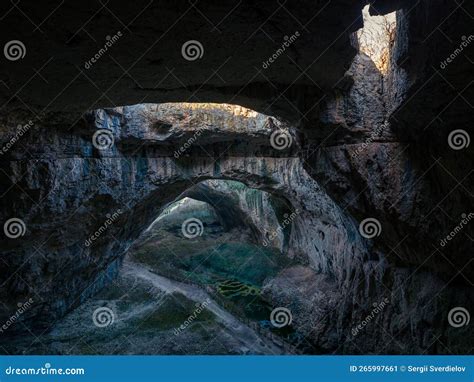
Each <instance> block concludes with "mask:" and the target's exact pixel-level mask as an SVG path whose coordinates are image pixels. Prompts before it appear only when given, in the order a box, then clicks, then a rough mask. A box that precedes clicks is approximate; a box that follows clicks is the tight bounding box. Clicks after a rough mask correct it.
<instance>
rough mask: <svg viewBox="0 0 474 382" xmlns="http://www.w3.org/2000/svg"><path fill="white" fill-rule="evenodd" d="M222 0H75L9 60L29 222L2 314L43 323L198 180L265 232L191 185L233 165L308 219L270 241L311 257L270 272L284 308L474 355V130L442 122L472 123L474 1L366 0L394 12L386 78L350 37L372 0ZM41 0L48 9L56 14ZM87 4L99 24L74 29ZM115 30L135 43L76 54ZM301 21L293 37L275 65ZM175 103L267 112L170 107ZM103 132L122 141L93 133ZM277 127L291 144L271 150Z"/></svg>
mask: <svg viewBox="0 0 474 382" xmlns="http://www.w3.org/2000/svg"><path fill="white" fill-rule="evenodd" d="M211 3H212V6H211ZM211 3H206V4H207V5H206V6H204V5H203V4H198V5H197V7H192V6H191V7H189V4H186V5H184V4H181V5H180V4H178V3H176V4H173V6H170V5H169V4H164V2H155V3H153V4H152V5H149V6H145V5H144V7H143V10H144V11H143V13H142V14H138V15H137V12H135V11H133V12H132V10H131V9H130V7H132V8H133V9H134V10H135V8H136V7H135V5H131V4H123V5H121V6H120V7H119V9H114V14H116V15H118V17H119V18H120V19H122V18H123V20H124V21H123V22H122V23H120V22H118V21H117V19H116V18H114V17H110V16H107V8H106V7H103V8H102V9H100V10H99V11H98V13H97V14H96V15H95V16H94V17H92V18H90V16H92V14H93V13H94V12H95V11H94V8H93V7H91V9H88V7H87V6H84V5H81V6H80V7H73V6H71V5H67V6H66V5H63V6H61V7H60V8H58V10H57V11H55V12H53V14H52V15H51V16H50V17H48V18H46V19H44V23H42V24H41V25H40V28H41V29H42V30H44V32H45V33H43V34H42V35H41V37H40V38H39V39H37V40H35V43H34V44H33V43H30V44H27V47H28V49H27V55H26V57H25V59H24V60H23V61H18V62H5V64H6V65H7V70H6V71H4V73H2V76H3V78H2V83H3V85H5V86H4V87H3V88H2V95H1V100H2V105H3V106H2V111H1V115H0V117H1V143H2V146H3V147H7V146H8V149H7V150H2V156H1V158H0V160H1V163H2V171H1V173H0V179H1V185H2V186H1V187H2V188H1V190H0V191H1V192H0V195H1V198H0V204H1V221H2V222H5V221H7V219H10V218H14V217H15V218H21V220H22V221H23V222H24V223H25V226H26V232H25V234H24V236H22V237H21V238H18V239H12V238H8V237H5V236H3V237H2V242H1V250H2V253H1V259H0V284H1V289H0V296H1V301H2V304H1V305H0V322H5V321H6V320H8V318H9V317H11V316H12V314H14V312H15V310H16V309H17V304H18V303H19V302H24V301H26V300H28V299H29V298H32V299H33V300H34V304H33V305H32V307H31V308H30V309H28V310H27V311H25V313H23V314H22V315H21V318H20V319H19V320H18V322H17V323H16V324H15V325H14V326H12V327H10V328H9V330H8V331H6V332H5V333H2V335H5V336H14V335H16V334H17V333H21V332H24V331H25V330H27V328H28V329H30V330H33V331H43V330H45V329H48V328H50V327H51V324H52V323H54V320H55V319H58V318H60V317H62V316H63V315H64V314H65V313H66V312H68V311H70V310H71V309H73V308H74V307H76V306H78V305H80V304H81V302H83V301H85V299H86V298H87V297H88V296H91V295H92V294H94V293H95V292H97V291H98V290H100V289H101V288H102V287H103V286H104V285H105V284H106V283H107V282H108V281H110V279H112V278H113V277H114V276H115V274H116V273H117V270H118V268H119V266H120V263H121V259H122V258H123V256H124V254H125V252H126V250H127V249H128V248H129V247H130V246H131V244H132V243H133V241H134V240H135V239H137V238H138V237H139V236H140V234H141V233H142V232H143V230H144V229H146V228H147V227H148V226H149V225H150V224H151V223H152V222H153V220H154V219H156V217H157V216H158V215H159V213H160V211H162V210H163V209H164V208H165V207H166V206H167V205H169V203H171V202H173V201H175V200H176V199H177V198H179V197H182V196H183V195H184V196H185V195H186V193H189V194H190V195H191V194H192V195H194V197H196V198H199V197H201V198H204V196H207V197H209V196H211V197H212V196H213V195H214V196H215V195H216V193H219V194H220V195H223V196H224V197H228V198H229V201H232V203H233V204H232V205H231V207H232V208H229V210H228V211H225V213H227V214H228V215H227V217H228V218H229V219H232V220H235V221H237V222H238V221H239V219H240V221H242V216H243V215H246V216H247V221H250V222H251V224H250V226H251V227H250V228H251V230H252V232H253V234H254V237H255V238H256V240H259V238H261V237H262V234H263V235H264V231H265V229H263V228H264V226H265V224H264V225H263V226H262V224H259V223H258V222H259V221H260V220H261V214H260V215H259V213H261V210H260V211H258V209H257V213H256V214H255V208H253V206H252V205H251V204H249V203H244V202H243V200H244V196H243V195H238V193H235V192H229V190H223V189H218V188H217V189H212V187H210V188H211V189H210V188H209V184H208V185H207V189H206V183H199V182H202V181H205V182H209V181H212V180H213V179H226V180H236V181H240V182H242V183H244V184H246V185H247V186H249V187H252V188H255V189H260V190H265V191H268V192H270V193H271V194H272V195H274V196H275V197H277V198H279V199H281V200H283V201H285V208H286V209H287V211H286V212H285V213H287V214H292V213H294V214H295V217H294V218H292V219H291V232H290V233H289V234H288V237H287V238H285V237H281V235H280V236H278V235H276V237H273V239H272V244H271V245H272V246H275V247H277V248H279V249H281V250H282V251H283V252H284V253H286V254H287V255H288V256H289V257H290V258H297V259H301V260H303V261H304V262H306V264H305V266H295V267H291V268H288V269H286V270H285V271H283V272H282V273H281V274H280V275H279V276H278V277H276V278H273V279H271V280H268V281H267V283H266V286H265V288H264V292H265V295H266V297H267V298H268V300H270V301H272V303H273V304H274V305H275V306H287V307H288V308H289V309H291V311H292V314H293V320H294V325H295V326H296V327H297V328H298V329H299V330H300V331H301V332H303V333H304V335H305V338H306V340H307V341H309V342H311V343H312V344H313V345H314V346H315V347H316V348H317V349H318V351H320V352H322V353H331V352H336V353H417V354H419V353H425V352H431V353H442V354H449V353H467V352H469V351H470V349H471V347H472V337H473V331H472V325H471V326H469V325H467V326H464V327H460V328H455V327H453V326H452V325H450V324H449V321H448V316H449V312H450V311H451V309H453V308H455V307H464V308H465V309H467V310H468V311H469V310H472V306H473V304H472V293H470V292H472V277H473V267H472V249H473V245H472V238H473V237H474V233H473V227H474V226H473V223H472V222H471V223H470V224H469V223H468V224H463V226H462V229H461V230H456V231H455V232H456V235H454V236H453V237H452V238H450V239H449V240H447V241H446V243H443V242H442V240H443V239H445V238H446V237H447V236H449V235H450V234H451V232H454V229H455V227H457V226H459V224H460V222H461V221H462V219H463V217H464V218H465V217H466V216H467V217H468V216H470V214H471V213H472V200H473V198H472V189H473V175H472V172H473V170H472V167H473V162H474V160H473V158H474V157H473V155H472V150H473V145H472V144H471V145H466V144H465V145H464V146H465V147H463V148H462V149H459V148H456V149H455V148H453V147H452V145H450V144H449V139H448V135H449V134H450V133H451V132H452V131H453V130H455V129H462V130H464V132H465V133H466V134H467V135H468V137H469V135H470V136H472V126H471V121H470V120H469V119H470V115H472V108H473V106H472V101H471V100H472V99H474V94H473V87H472V84H473V81H472V74H473V72H472V70H473V69H472V68H473V66H472V57H473V55H472V49H473V46H474V44H472V45H469V44H468V45H467V46H466V47H463V50H462V52H461V53H456V55H455V57H454V58H453V59H451V61H450V62H449V63H448V64H449V65H446V59H447V58H448V57H451V55H452V54H453V52H455V50H456V49H457V48H459V46H460V44H462V42H463V41H467V39H468V38H469V36H470V32H469V26H470V23H472V20H471V17H470V15H473V14H474V10H473V5H472V4H471V3H469V4H467V3H466V2H464V3H462V4H457V3H455V2H453V3H447V2H445V1H441V0H439V1H430V2H429V1H427V0H422V1H418V2H416V3H415V4H412V2H408V1H397V2H393V3H392V2H388V1H376V2H374V3H373V4H372V8H371V12H372V13H374V14H378V13H380V14H384V13H386V12H389V11H393V10H398V14H397V16H398V17H397V33H396V37H395V41H394V42H393V47H392V56H391V66H390V70H389V73H388V74H387V75H386V76H382V75H381V74H380V73H379V72H378V71H377V69H376V67H375V65H374V64H373V63H372V62H371V61H370V59H369V58H368V57H366V56H364V55H363V54H357V55H356V48H355V47H354V46H356V45H357V44H353V43H351V41H352V42H353V41H354V36H353V34H352V33H353V32H354V31H355V30H357V29H358V28H359V27H361V25H362V20H361V15H360V11H361V8H362V6H363V5H364V4H363V2H353V1H350V2H349V1H342V0H341V1H333V2H331V3H330V4H329V5H327V4H326V5H325V4H323V3H321V2H316V3H314V2H311V3H307V4H306V3H304V4H302V3H301V2H300V3H299V4H298V5H291V4H286V3H285V5H281V4H280V5H278V4H277V3H275V4H272V5H270V4H260V3H259V4H258V5H257V4H254V3H252V2H251V3H245V4H241V5H239V6H237V7H236V8H235V9H234V10H233V8H234V7H235V4H234V3H233V4H230V3H231V2H219V3H218V4H217V3H215V4H214V2H211ZM22 4H23V3H22ZM48 5H50V6H49V7H48ZM3 6H4V5H3ZM3 6H2V7H3ZM29 6H31V8H30V10H29V11H30V12H31V13H34V14H37V15H43V16H45V15H46V14H47V12H51V9H54V6H53V4H52V3H51V4H46V3H42V4H37V3H35V4H30V5H29ZM178 9H179V12H178ZM182 9H187V11H186V12H183V11H182ZM308 10H311V12H308ZM202 12H204V13H205V14H206V15H208V16H207V20H206V18H203V17H202V15H201V14H200V13H202ZM288 13H291V14H292V15H293V16H294V17H290V16H289V15H288ZM131 15H133V16H131ZM446 15H449V16H448V17H446ZM133 17H136V18H137V20H140V22H136V21H135V20H134V19H133ZM38 18H39V19H42V18H44V17H40V16H38ZM89 18H90V21H87V23H86V24H85V25H86V27H85V28H86V29H87V33H86V31H84V30H82V29H79V26H80V25H83V23H84V22H85V21H86V20H88V19H89ZM295 18H296V20H298V21H299V22H296V24H295ZM7 19H8V22H9V23H10V24H11V25H12V27H11V28H10V30H9V33H8V36H9V37H10V36H11V39H13V38H16V39H20V40H21V39H23V40H25V42H28V41H29V39H28V36H27V35H26V34H25V33H26V32H25V30H27V29H28V28H31V26H29V27H28V28H25V23H28V21H27V20H25V19H24V17H23V16H21V14H20V13H18V12H17V11H15V10H13V11H12V12H11V14H10V15H9V16H8V18H7ZM76 20H77V21H76ZM160 20H161V21H160ZM119 24H120V25H119ZM124 24H125V25H127V27H126V28H125V27H124ZM181 24H182V25H181ZM210 24H212V25H210ZM175 25H178V26H180V27H179V28H178V27H175ZM242 25H244V26H245V27H242ZM262 28H263V30H262ZM209 29H211V32H209ZM216 29H217V30H216ZM115 30H122V32H123V35H124V36H123V40H119V41H117V43H116V45H114V46H113V47H111V48H110V52H109V53H108V54H106V55H104V56H103V57H101V59H100V60H99V61H98V62H97V63H96V64H94V66H92V67H91V68H89V69H84V68H83V64H84V62H85V61H87V60H88V59H89V57H91V56H93V55H94V54H95V53H96V51H97V49H98V48H100V46H101V43H95V42H94V40H91V39H90V37H89V36H87V35H90V36H95V38H96V40H97V41H102V40H103V39H104V38H105V36H106V35H111V34H113V33H115V32H114V31H115ZM169 30H171V31H173V33H171V32H170V33H168V31H169ZM296 30H298V31H299V32H300V34H301V37H300V38H299V39H297V40H296V41H295V42H294V43H293V44H292V45H291V47H290V48H289V50H288V51H287V52H286V53H284V54H283V55H281V57H279V58H278V60H276V61H275V63H274V64H272V65H270V66H269V67H268V69H263V68H262V62H265V61H266V60H267V59H268V57H269V56H271V55H272V54H273V53H274V52H275V50H276V49H278V47H279V46H280V43H279V41H282V40H283V39H284V36H285V35H287V36H288V35H291V34H293V33H294V32H295V31H296ZM282 31H283V32H282ZM137 36H140V38H138V37H137ZM197 36H198V37H197ZM462 36H465V37H466V39H464V40H463V38H462ZM7 38H8V37H7ZM190 39H198V40H199V41H200V42H201V43H202V45H203V46H204V55H203V58H202V60H198V61H195V62H190V61H188V60H185V59H183V57H182V55H181V45H182V43H184V42H185V41H187V40H190ZM41 65H42V66H41ZM38 66H40V72H41V76H40V75H39V74H35V72H34V71H33V70H32V68H33V67H35V68H36V67H38ZM125 68H126V69H127V70H124V69H125ZM42 77H45V78H46V79H47V83H45V82H44V80H43V79H42ZM177 101H189V102H209V101H212V102H227V103H228V104H238V105H242V106H247V107H250V108H251V109H253V110H256V111H253V110H249V109H246V108H244V107H241V106H238V107H233V106H229V105H220V106H217V105H202V104H201V105H199V104H197V105H192V104H172V103H163V102H177ZM134 104H136V105H135V106H116V105H134ZM90 110H94V111H90ZM86 111H87V112H86ZM257 111H258V112H260V113H258V112H257ZM29 120H31V121H32V123H31V124H30V125H28V126H29V127H28V128H27V129H26V130H27V131H26V132H25V133H24V134H21V136H18V130H17V125H18V124H21V125H25V124H27V123H28V121H29ZM98 129H99V130H100V129H103V130H106V131H107V132H108V133H107V136H106V138H107V139H109V140H113V145H111V147H110V148H107V149H106V150H99V149H97V147H95V146H94V145H93V135H94V133H95V132H96V131H98ZM275 132H276V133H280V134H281V132H284V134H283V135H284V137H285V139H286V143H290V144H288V145H286V143H285V142H284V144H283V145H284V147H278V148H275V144H274V143H275V140H274V135H273V134H274V133H275ZM13 137H17V139H15V140H14V142H13V144H11V142H12V138H13ZM272 137H273V139H272ZM9 143H10V144H9ZM272 143H273V144H272ZM199 195H200V196H199ZM269 208H270V207H269V206H268V208H267V209H269ZM276 210H277V209H276ZM276 210H275V211H274V212H273V213H274V215H275V216H277V215H278V213H277V212H276ZM463 214H464V215H463ZM114 216H115V217H114ZM239 216H240V218H239ZM249 216H250V219H248V217H249ZM111 217H114V219H113V220H114V221H113V224H110V225H108V226H107V229H106V230H101V231H100V235H98V237H97V238H94V240H91V239H90V238H91V235H94V233H95V232H98V231H99V230H100V227H102V226H103V225H104V222H105V221H107V219H111ZM367 218H372V219H377V221H378V222H379V223H380V229H379V235H377V236H375V237H373V238H367V237H364V236H363V235H361V233H360V231H359V224H360V222H362V221H363V220H365V219H367ZM277 219H279V224H282V223H281V218H278V216H277ZM267 223H268V225H269V226H271V225H276V223H275V221H274V220H272V219H270V220H268V221H267ZM88 240H89V244H88ZM306 265H307V266H306ZM382 303H384V304H383V306H380V304H382ZM375 308H377V313H376V314H375V315H373V316H374V317H373V318H371V319H370V320H369V321H370V323H368V324H367V325H365V324H364V326H363V327H362V328H358V326H359V325H360V324H361V323H362V322H367V317H368V316H369V315H372V312H373V310H374V309H375ZM354 329H355V330H354Z"/></svg>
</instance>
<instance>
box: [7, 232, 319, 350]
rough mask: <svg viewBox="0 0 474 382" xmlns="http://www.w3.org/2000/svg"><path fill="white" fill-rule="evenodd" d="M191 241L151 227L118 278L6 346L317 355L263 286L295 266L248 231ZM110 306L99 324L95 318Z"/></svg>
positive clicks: (124, 263) (54, 348)
mask: <svg viewBox="0 0 474 382" xmlns="http://www.w3.org/2000/svg"><path fill="white" fill-rule="evenodd" d="M207 231H208V232H207V234H206V235H203V236H199V237H196V238H193V239H183V237H182V234H181V232H180V230H179V229H177V227H167V228H166V229H164V228H162V227H158V228H156V229H151V230H150V231H149V232H147V234H146V235H145V237H144V238H143V239H142V240H141V241H140V243H139V244H138V245H135V246H134V247H133V248H132V249H131V250H130V251H129V253H128V254H127V257H126V259H125V260H124V262H123V264H122V267H121V269H120V272H119V275H118V277H117V278H116V279H115V280H114V281H113V282H112V283H110V284H109V285H108V286H106V287H105V288H104V289H103V290H102V291H101V292H100V293H99V294H97V295H96V296H94V297H92V298H90V299H89V300H87V301H85V302H84V303H83V304H82V305H80V306H79V307H77V308H76V309H75V310H73V311H72V312H70V313H69V314H68V315H66V316H65V317H64V318H63V319H61V320H60V321H59V322H57V323H56V324H55V325H54V327H53V329H52V330H51V331H50V332H48V333H45V334H43V335H40V336H35V335H32V336H31V337H29V336H24V337H21V338H19V339H16V340H15V341H14V342H11V343H9V344H7V346H6V348H7V351H8V352H9V353H11V354H22V353H23V354H292V353H302V352H312V349H311V346H310V345H308V344H307V343H306V341H302V338H301V337H302V336H300V335H299V334H298V333H297V332H296V331H295V330H294V329H293V328H292V327H291V326H287V327H284V328H276V327H274V326H272V324H271V321H270V313H271V310H272V306H271V305H270V303H269V301H267V300H266V298H265V294H264V292H263V287H264V284H265V282H266V280H269V279H272V278H273V277H275V276H276V275H277V274H278V273H279V272H280V271H281V270H282V269H284V268H288V267H291V266H293V265H296V264H293V263H294V261H292V260H290V259H288V258H287V257H286V256H285V255H283V254H282V253H280V251H279V250H277V249H275V248H266V247H260V246H257V245H255V244H251V243H249V242H248V237H247V233H246V232H242V231H239V230H233V231H230V232H224V231H223V230H222V227H220V226H219V225H214V226H212V225H209V226H208V227H207ZM102 307H107V308H108V309H110V311H111V312H112V315H113V322H111V323H109V324H108V325H105V326H103V327H102V326H101V327H99V326H97V325H96V324H95V323H94V320H93V319H92V316H93V312H94V311H95V310H97V309H100V308H102Z"/></svg>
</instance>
